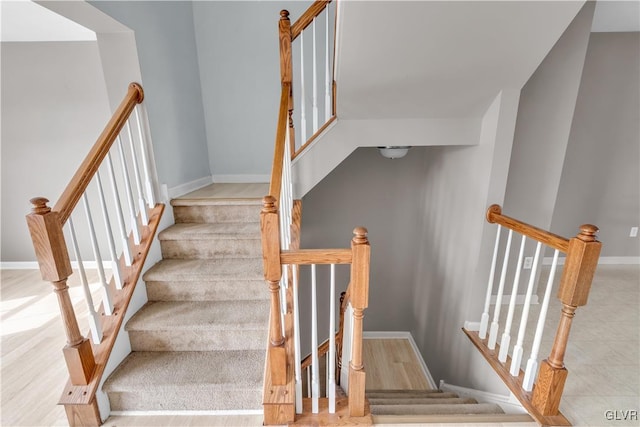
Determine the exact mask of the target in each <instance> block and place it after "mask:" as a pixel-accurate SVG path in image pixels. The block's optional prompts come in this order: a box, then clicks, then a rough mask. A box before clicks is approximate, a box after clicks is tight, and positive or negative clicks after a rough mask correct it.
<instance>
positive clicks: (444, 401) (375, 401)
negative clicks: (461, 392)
mask: <svg viewBox="0 0 640 427" xmlns="http://www.w3.org/2000/svg"><path fill="white" fill-rule="evenodd" d="M367 398H368V399H369V403H370V404H371V405H452V404H461V403H478V401H477V400H475V399H474V398H471V397H435V398H434V397H414V398H376V397H368V396H367Z"/></svg>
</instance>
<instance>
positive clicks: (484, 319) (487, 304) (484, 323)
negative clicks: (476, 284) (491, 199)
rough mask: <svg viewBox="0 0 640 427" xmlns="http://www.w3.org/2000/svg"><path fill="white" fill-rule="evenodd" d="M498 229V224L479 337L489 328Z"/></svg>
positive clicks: (498, 238) (485, 334) (498, 240)
mask: <svg viewBox="0 0 640 427" xmlns="http://www.w3.org/2000/svg"><path fill="white" fill-rule="evenodd" d="M500 230H502V226H501V225H500V224H498V231H497V232H496V244H495V246H494V247H493V260H492V261H491V272H490V273H489V283H488V284H487V294H486V296H485V299H484V311H483V312H482V317H481V318H480V331H479V332H478V335H479V336H480V339H485V338H486V337H487V329H488V328H489V307H490V306H491V292H492V291H493V279H494V278H495V274H496V261H497V260H498V247H499V246H500Z"/></svg>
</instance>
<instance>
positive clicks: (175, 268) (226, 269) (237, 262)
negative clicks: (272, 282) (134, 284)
mask: <svg viewBox="0 0 640 427" xmlns="http://www.w3.org/2000/svg"><path fill="white" fill-rule="evenodd" d="M217 279H218V280H219V279H254V280H264V277H263V270H262V259H260V258H211V259H164V260H162V261H160V262H158V263H157V264H155V265H154V266H153V267H151V268H150V269H149V270H148V271H147V272H146V273H145V274H144V280H145V281H172V280H180V281H211V280H217ZM265 294H268V292H267V291H266V290H265Z"/></svg>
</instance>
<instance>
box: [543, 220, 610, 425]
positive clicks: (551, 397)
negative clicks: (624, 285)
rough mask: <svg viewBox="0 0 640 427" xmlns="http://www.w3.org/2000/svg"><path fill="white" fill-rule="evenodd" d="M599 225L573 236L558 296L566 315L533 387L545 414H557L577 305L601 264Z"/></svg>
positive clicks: (583, 228)
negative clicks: (597, 238) (599, 263)
mask: <svg viewBox="0 0 640 427" xmlns="http://www.w3.org/2000/svg"><path fill="white" fill-rule="evenodd" d="M597 232H598V228H597V227H596V226H595V225H591V224H584V225H581V226H580V233H579V234H578V235H577V236H576V237H574V238H572V239H571V240H569V250H568V251H567V259H566V261H565V266H564V270H563V272H562V278H561V279H560V289H559V290H558V299H559V300H560V301H561V302H562V315H561V317H560V322H559V324H558V331H557V332H556V336H555V339H554V342H553V347H552V348H551V353H550V354H549V357H548V358H547V359H545V360H543V361H542V363H541V364H540V371H539V373H538V379H537V381H536V384H535V386H534V388H533V405H534V406H535V407H536V408H537V409H538V410H539V411H540V413H541V414H542V415H545V416H552V415H557V414H558V411H559V407H560V399H561V397H562V391H563V390H564V384H565V382H566V379H567V374H568V371H567V369H566V368H565V367H564V354H565V351H566V349H567V342H568V340H569V332H570V330H571V321H572V320H573V317H574V316H575V312H576V309H577V308H578V307H580V306H583V305H586V304H587V299H588V297H589V291H590V289H591V282H592V280H593V275H594V273H595V271H596V266H597V264H598V257H599V256H600V249H601V246H602V244H601V243H600V242H599V241H597V240H596V233H597Z"/></svg>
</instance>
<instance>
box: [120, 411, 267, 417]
mask: <svg viewBox="0 0 640 427" xmlns="http://www.w3.org/2000/svg"><path fill="white" fill-rule="evenodd" d="M263 414H264V411H263V410H262V409H225V410H222V409H220V410H212V411H170V410H168V411H111V412H110V413H109V415H110V416H111V415H114V416H115V415H117V416H139V417H140V416H162V415H167V416H176V415H179V416H181V415H184V416H202V415H263Z"/></svg>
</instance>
